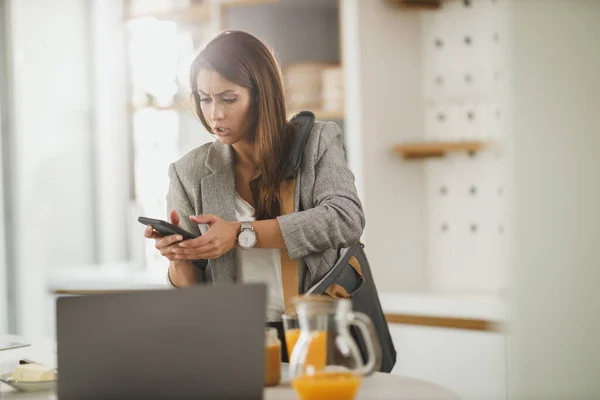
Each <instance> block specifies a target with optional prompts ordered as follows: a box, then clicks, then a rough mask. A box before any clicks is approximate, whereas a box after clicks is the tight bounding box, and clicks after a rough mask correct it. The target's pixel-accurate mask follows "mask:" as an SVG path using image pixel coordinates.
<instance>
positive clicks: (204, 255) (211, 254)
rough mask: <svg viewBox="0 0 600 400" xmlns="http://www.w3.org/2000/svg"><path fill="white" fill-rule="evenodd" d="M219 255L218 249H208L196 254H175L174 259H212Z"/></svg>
mask: <svg viewBox="0 0 600 400" xmlns="http://www.w3.org/2000/svg"><path fill="white" fill-rule="evenodd" d="M220 256H221V254H220V252H219V251H218V250H209V251H205V252H202V253H198V254H189V255H182V254H177V255H176V256H175V259H177V260H214V259H215V258H219V257H220Z"/></svg>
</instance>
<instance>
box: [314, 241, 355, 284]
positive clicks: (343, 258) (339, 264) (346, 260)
mask: <svg viewBox="0 0 600 400" xmlns="http://www.w3.org/2000/svg"><path fill="white" fill-rule="evenodd" d="M362 254H363V245H362V243H357V244H355V245H353V246H350V247H348V248H345V249H340V251H339V257H338V259H337V261H336V263H335V265H334V266H333V267H332V268H331V269H330V270H329V272H327V274H325V276H324V277H323V278H322V279H321V280H320V281H319V282H317V283H315V284H314V285H313V286H312V287H311V288H310V289H308V290H307V291H306V294H307V295H309V294H321V293H324V292H325V291H326V290H327V288H328V287H329V286H331V285H332V284H334V283H335V281H336V280H337V278H338V277H339V276H340V274H341V273H342V271H343V270H344V268H346V267H347V266H348V264H350V265H351V266H352V268H355V266H354V265H352V264H354V261H353V262H352V263H350V260H351V259H352V258H357V259H358V264H360V262H361V260H364V257H362V256H361V255H362ZM355 270H356V269H355ZM357 272H360V275H362V271H360V270H359V271H357ZM363 281H364V279H363Z"/></svg>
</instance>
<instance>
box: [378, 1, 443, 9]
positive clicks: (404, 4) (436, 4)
mask: <svg viewBox="0 0 600 400" xmlns="http://www.w3.org/2000/svg"><path fill="white" fill-rule="evenodd" d="M389 1H390V2H391V3H394V4H395V5H396V6H398V7H400V8H406V9H419V10H422V9H425V10H436V9H438V8H440V7H441V5H442V0H389Z"/></svg>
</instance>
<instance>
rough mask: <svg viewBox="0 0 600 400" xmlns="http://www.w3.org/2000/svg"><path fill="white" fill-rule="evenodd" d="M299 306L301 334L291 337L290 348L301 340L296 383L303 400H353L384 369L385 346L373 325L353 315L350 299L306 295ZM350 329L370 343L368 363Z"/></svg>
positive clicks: (295, 356) (293, 368)
mask: <svg viewBox="0 0 600 400" xmlns="http://www.w3.org/2000/svg"><path fill="white" fill-rule="evenodd" d="M295 307H296V315H297V320H298V325H299V331H300V332H299V334H297V335H296V333H295V332H294V331H293V330H292V331H290V332H289V334H290V343H289V344H288V345H292V343H293V342H294V340H295V344H293V345H292V346H293V351H292V355H291V358H290V378H291V381H292V387H293V388H294V390H295V391H296V393H297V394H298V396H299V398H300V400H353V399H354V397H355V396H356V393H357V392H358V390H359V387H360V382H361V379H362V377H363V376H368V375H370V374H372V373H373V372H375V371H376V370H377V369H378V368H379V365H381V346H380V345H379V340H378V338H377V336H376V335H375V334H374V328H373V326H372V323H371V320H370V319H369V317H368V316H366V315H365V314H362V313H359V312H352V303H351V302H350V301H349V300H346V299H341V300H334V299H331V298H328V297H325V296H304V297H299V298H296V299H295ZM350 326H356V327H357V328H358V329H359V330H360V332H361V334H362V336H363V338H364V340H365V341H366V348H367V352H368V359H367V363H366V364H363V361H362V357H361V354H360V350H359V348H358V346H357V344H356V342H355V341H354V338H353V337H352V335H351V334H350ZM286 334H287V331H286ZM286 342H287V337H286Z"/></svg>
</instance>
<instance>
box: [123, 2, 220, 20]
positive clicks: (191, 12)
mask: <svg viewBox="0 0 600 400" xmlns="http://www.w3.org/2000/svg"><path fill="white" fill-rule="evenodd" d="M211 17H212V6H211V5H210V4H198V5H195V6H191V7H186V8H182V9H179V10H169V11H164V12H156V13H147V14H138V15H131V16H129V17H128V18H127V19H128V20H134V19H139V18H156V19H158V20H161V21H174V22H198V21H207V20H210V18H211Z"/></svg>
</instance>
